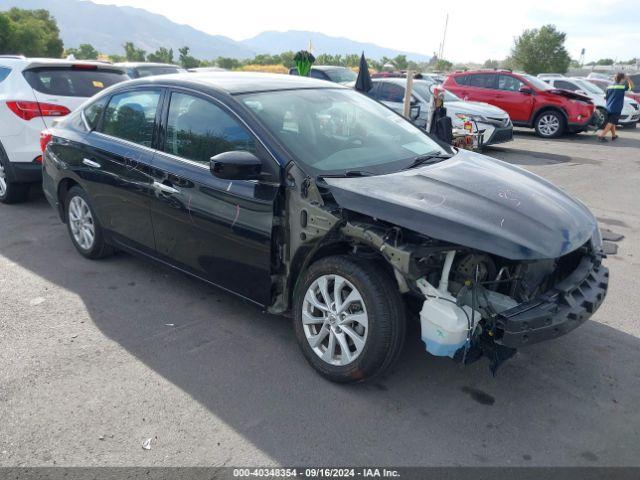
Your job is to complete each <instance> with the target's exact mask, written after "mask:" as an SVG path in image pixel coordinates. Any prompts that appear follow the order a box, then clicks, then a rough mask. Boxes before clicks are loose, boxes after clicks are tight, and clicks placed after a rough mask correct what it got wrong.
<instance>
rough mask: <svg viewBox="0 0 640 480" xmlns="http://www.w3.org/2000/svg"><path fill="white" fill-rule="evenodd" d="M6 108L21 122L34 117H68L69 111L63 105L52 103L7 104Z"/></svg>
mask: <svg viewBox="0 0 640 480" xmlns="http://www.w3.org/2000/svg"><path fill="white" fill-rule="evenodd" d="M7 107H9V110H11V111H12V112H13V113H15V114H16V115H17V116H18V117H20V118H21V119H23V120H27V121H29V120H31V119H33V118H36V117H64V116H65V115H69V114H70V113H71V110H69V109H68V108H67V107H65V106H63V105H55V104H52V103H39V102H29V101H19V100H18V101H11V102H7Z"/></svg>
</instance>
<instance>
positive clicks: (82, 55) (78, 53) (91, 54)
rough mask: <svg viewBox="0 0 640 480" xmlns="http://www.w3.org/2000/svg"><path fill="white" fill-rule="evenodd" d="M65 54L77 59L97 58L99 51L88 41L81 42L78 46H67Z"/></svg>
mask: <svg viewBox="0 0 640 480" xmlns="http://www.w3.org/2000/svg"><path fill="white" fill-rule="evenodd" d="M64 53H65V55H73V56H74V57H75V58H76V59H78V60H97V58H98V55H100V53H99V52H98V50H96V49H95V48H94V46H93V45H91V44H89V43H81V44H80V46H79V47H78V48H68V49H67V50H66V51H65V52H64Z"/></svg>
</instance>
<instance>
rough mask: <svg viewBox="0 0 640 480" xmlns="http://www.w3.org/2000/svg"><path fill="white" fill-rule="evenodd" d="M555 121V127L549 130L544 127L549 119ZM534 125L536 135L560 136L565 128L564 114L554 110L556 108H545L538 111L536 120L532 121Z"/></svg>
mask: <svg viewBox="0 0 640 480" xmlns="http://www.w3.org/2000/svg"><path fill="white" fill-rule="evenodd" d="M552 120H553V121H555V122H557V125H558V126H557V129H555V130H551V129H548V128H547V127H546V124H548V123H549V122H551V121H552ZM534 126H535V129H536V135H538V136H539V137H542V138H557V137H559V136H561V135H562V134H563V133H564V132H565V130H566V123H565V120H564V116H563V115H562V114H561V113H560V112H558V111H556V110H546V111H544V112H542V113H540V114H539V115H538V116H537V117H536V121H535V122H534Z"/></svg>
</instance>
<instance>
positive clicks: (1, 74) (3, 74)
mask: <svg viewBox="0 0 640 480" xmlns="http://www.w3.org/2000/svg"><path fill="white" fill-rule="evenodd" d="M10 73H11V69H10V68H7V67H0V83H2V82H3V81H4V79H5V78H7V77H8V76H9V74H10Z"/></svg>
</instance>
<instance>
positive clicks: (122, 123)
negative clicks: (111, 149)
mask: <svg viewBox="0 0 640 480" xmlns="http://www.w3.org/2000/svg"><path fill="white" fill-rule="evenodd" d="M159 102H160V91H157V90H144V91H142V90H136V91H133V92H125V93H119V94H116V95H114V96H113V97H111V100H110V101H109V105H108V107H107V110H106V112H105V115H104V121H103V122H102V132H103V133H106V134H107V135H112V136H114V137H118V138H122V139H124V140H129V141H130V142H134V143H138V144H140V145H143V146H145V147H150V146H151V141H152V140H153V126H154V123H155V118H156V111H157V109H158V103H159Z"/></svg>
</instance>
